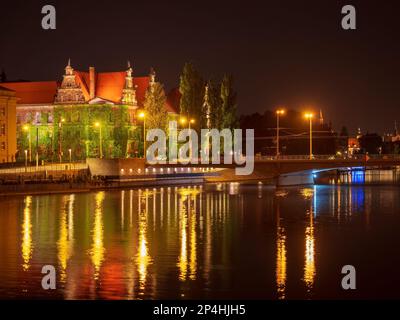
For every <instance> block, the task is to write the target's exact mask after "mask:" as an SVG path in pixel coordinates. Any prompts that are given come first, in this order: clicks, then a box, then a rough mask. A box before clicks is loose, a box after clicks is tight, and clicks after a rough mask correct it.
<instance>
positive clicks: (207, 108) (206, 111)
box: [203, 82, 211, 129]
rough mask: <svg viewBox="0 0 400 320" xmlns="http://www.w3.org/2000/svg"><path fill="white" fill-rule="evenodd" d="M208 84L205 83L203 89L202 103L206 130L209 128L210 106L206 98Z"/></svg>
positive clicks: (207, 97)
mask: <svg viewBox="0 0 400 320" xmlns="http://www.w3.org/2000/svg"><path fill="white" fill-rule="evenodd" d="M209 86H210V85H209V83H208V82H207V83H206V86H205V88H204V102H203V112H204V114H205V116H206V126H207V129H210V128H211V106H210V100H209V96H208V90H209Z"/></svg>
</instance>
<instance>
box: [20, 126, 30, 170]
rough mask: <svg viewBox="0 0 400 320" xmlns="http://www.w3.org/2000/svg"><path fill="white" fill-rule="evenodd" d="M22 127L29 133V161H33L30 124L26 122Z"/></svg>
mask: <svg viewBox="0 0 400 320" xmlns="http://www.w3.org/2000/svg"><path fill="white" fill-rule="evenodd" d="M22 129H23V130H24V131H26V132H27V134H28V148H29V162H31V161H32V140H31V130H30V126H29V125H27V124H26V125H24V126H23V127H22ZM25 151H26V150H25Z"/></svg>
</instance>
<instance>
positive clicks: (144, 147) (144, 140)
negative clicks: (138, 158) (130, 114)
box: [139, 111, 146, 158]
mask: <svg viewBox="0 0 400 320" xmlns="http://www.w3.org/2000/svg"><path fill="white" fill-rule="evenodd" d="M139 118H140V119H142V120H143V157H144V158H146V114H145V113H144V112H143V111H142V112H140V113H139Z"/></svg>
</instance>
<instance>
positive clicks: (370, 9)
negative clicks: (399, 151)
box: [0, 0, 400, 133]
mask: <svg viewBox="0 0 400 320" xmlns="http://www.w3.org/2000/svg"><path fill="white" fill-rule="evenodd" d="M8 2H10V3H5V2H3V1H2V3H1V9H0V10H1V11H2V12H1V20H0V68H1V67H3V68H4V69H5V71H6V73H7V77H8V79H9V80H12V79H29V80H60V79H61V77H62V73H63V68H64V67H65V65H66V63H67V60H68V58H69V57H70V58H71V61H72V65H73V67H74V68H75V69H78V70H87V69H88V67H89V66H95V67H96V69H97V70H98V71H119V70H125V69H126V60H127V59H130V60H131V61H132V63H133V67H134V73H135V74H136V75H146V74H148V72H149V69H150V67H154V68H155V69H156V72H157V77H158V79H159V80H160V81H161V82H163V83H164V84H165V86H166V88H167V89H169V88H172V87H174V86H177V85H178V83H179V74H180V71H181V69H182V67H183V64H184V63H185V62H186V61H192V62H193V63H194V64H195V65H196V67H197V68H198V69H199V71H200V72H201V73H202V74H203V75H204V76H205V77H208V78H210V77H214V78H216V79H219V78H220V77H221V76H222V74H223V73H225V72H227V73H231V74H233V76H234V78H235V86H236V89H237V91H238V103H239V112H240V113H241V114H248V113H251V112H256V111H258V112H261V113H262V112H263V111H264V110H266V109H273V108H275V106H277V105H285V106H287V107H288V108H291V109H298V110H303V109H308V108H307V106H311V107H312V108H313V109H314V110H315V111H316V112H318V111H319V109H320V108H321V109H322V110H323V112H324V117H325V119H326V120H328V121H329V120H331V121H332V122H333V125H334V127H335V128H336V129H340V127H341V126H342V125H347V126H348V128H349V129H350V132H353V131H354V130H355V129H356V128H357V127H358V126H360V127H361V129H362V130H363V132H366V131H367V130H368V131H369V132H375V131H378V132H379V133H384V132H388V131H392V130H393V129H392V128H393V126H394V120H395V119H397V120H398V122H400V108H399V106H400V37H399V35H400V33H399V32H400V19H399V18H398V16H399V14H400V10H398V9H397V7H396V5H395V3H396V2H395V1H352V0H348V1H335V0H323V1H321V0H320V1H294V0H293V1H282V0H280V1H267V0H264V1H229V2H226V1H217V0H214V1H196V0H195V1H189V0H186V1H156V0H153V1H135V0H132V1H118V0H112V1H100V0H98V1H93V2H91V1H84V0H81V1H72V0H70V1H52V0H48V1H26V0H25V1H14V0H13V1H8ZM11 2H12V3H11ZM45 4H53V5H55V7H56V10H57V29H56V30H43V29H42V28H41V19H42V16H43V15H42V14H41V8H42V6H43V5H45ZM345 4H353V5H354V6H355V7H356V9H357V30H349V31H346V30H343V29H342V28H341V24H340V21H341V18H342V14H341V8H342V6H343V5H345Z"/></svg>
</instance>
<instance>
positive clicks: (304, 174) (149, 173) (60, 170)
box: [0, 155, 400, 185]
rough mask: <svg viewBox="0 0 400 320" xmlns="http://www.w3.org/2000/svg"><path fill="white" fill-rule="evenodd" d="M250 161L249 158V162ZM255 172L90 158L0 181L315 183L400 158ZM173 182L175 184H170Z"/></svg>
mask: <svg viewBox="0 0 400 320" xmlns="http://www.w3.org/2000/svg"><path fill="white" fill-rule="evenodd" d="M247 160H249V158H248V159H247ZM253 160H254V171H253V173H252V174H251V175H243V176H240V175H236V174H235V170H234V169H235V168H236V167H237V165H236V164H224V163H222V162H223V159H221V163H220V164H201V163H199V164H187V165H185V164H181V163H179V162H178V163H177V164H171V163H165V164H149V163H146V162H145V160H144V159H139V158H132V159H87V160H86V162H80V163H79V162H76V163H62V164H46V165H43V166H32V165H31V166H26V164H25V166H24V165H23V164H13V166H12V167H9V165H8V166H6V165H0V180H4V181H7V180H10V179H11V180H12V179H14V180H15V179H17V178H18V177H23V178H24V179H39V178H40V179H46V177H47V176H50V175H51V176H52V177H61V176H68V175H70V176H72V175H75V176H76V175H78V174H79V173H84V172H89V173H90V175H91V176H92V177H93V176H97V178H98V177H101V178H106V179H114V180H116V181H117V180H121V181H122V180H125V182H128V181H131V182H135V183H139V182H140V181H142V180H143V181H147V180H149V181H150V180H151V181H152V182H153V183H155V184H157V183H162V182H163V183H168V181H174V183H177V182H179V181H181V182H183V181H184V180H187V181H191V180H193V179H195V180H196V181H197V182H199V181H200V180H203V181H208V182H231V181H238V182H240V181H262V180H269V181H273V182H274V183H275V184H276V185H300V184H312V183H313V182H314V177H313V176H314V175H315V174H317V173H318V172H322V171H328V170H333V169H344V170H349V169H352V168H356V167H363V168H367V169H368V168H377V169H379V168H394V167H397V166H400V155H370V156H365V155H356V156H352V157H337V156H332V155H323V156H314V157H313V159H309V157H308V156H280V157H279V158H276V157H267V156H256V157H254V159H253ZM171 183H172V182H171Z"/></svg>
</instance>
